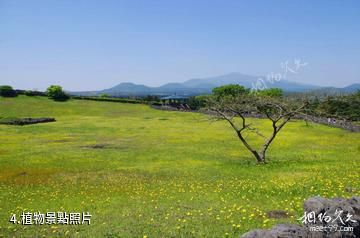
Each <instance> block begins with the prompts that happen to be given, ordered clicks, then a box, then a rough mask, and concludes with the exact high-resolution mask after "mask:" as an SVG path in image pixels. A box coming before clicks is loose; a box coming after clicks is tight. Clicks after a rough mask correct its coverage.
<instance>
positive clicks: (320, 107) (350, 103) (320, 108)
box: [313, 93, 360, 121]
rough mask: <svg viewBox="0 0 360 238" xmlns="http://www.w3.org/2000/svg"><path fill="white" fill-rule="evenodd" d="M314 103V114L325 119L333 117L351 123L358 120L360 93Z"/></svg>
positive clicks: (359, 117) (359, 115)
mask: <svg viewBox="0 0 360 238" xmlns="http://www.w3.org/2000/svg"><path fill="white" fill-rule="evenodd" d="M316 103H317V102H314V103H313V108H314V113H316V114H319V115H321V116H325V117H335V118H339V119H346V120H351V121H359V120H360V93H356V94H352V95H347V96H339V97H327V98H326V99H325V100H323V101H322V102H320V103H317V105H316Z"/></svg>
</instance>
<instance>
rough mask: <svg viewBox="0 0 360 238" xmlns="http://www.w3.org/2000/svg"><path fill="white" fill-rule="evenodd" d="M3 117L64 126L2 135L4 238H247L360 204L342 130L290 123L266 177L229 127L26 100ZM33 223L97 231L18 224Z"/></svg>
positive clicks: (137, 108) (355, 145)
mask: <svg viewBox="0 0 360 238" xmlns="http://www.w3.org/2000/svg"><path fill="white" fill-rule="evenodd" d="M0 117H55V118H56V120H57V122H54V123H46V124H36V125H28V126H23V127H20V126H8V125H0V218H1V219H0V237H1V235H2V236H4V237H149V238H151V237H238V236H239V235H240V234H242V233H244V232H246V231H248V230H249V229H253V228H260V227H270V226H272V225H273V224H276V223H280V222H292V223H297V222H298V221H297V219H298V218H299V217H301V215H302V213H303V210H302V203H303V200H304V199H305V198H308V197H309V196H315V195H320V196H324V197H337V196H340V197H351V196H353V195H360V190H359V187H360V178H359V174H360V166H359V164H360V163H359V162H360V156H359V153H360V143H359V142H360V134H359V133H350V132H347V131H344V130H341V129H335V128H329V127H326V126H322V125H315V124H311V125H310V126H306V125H305V123H304V122H301V121H298V122H290V123H289V124H288V125H286V127H285V128H284V130H283V131H282V132H280V134H279V135H278V137H277V138H276V140H275V142H274V144H273V145H272V147H271V148H270V150H269V154H268V158H269V159H270V163H269V164H267V165H256V163H255V160H254V159H253V158H252V157H251V155H250V154H249V153H248V152H247V151H246V149H245V148H244V147H243V146H242V145H241V143H240V142H239V141H238V140H237V138H236V135H235V134H234V132H233V131H232V129H231V128H230V127H229V126H228V125H227V124H226V123H225V122H210V121H209V120H208V119H207V117H206V116H205V115H201V114H197V113H181V112H167V111H158V110H154V109H151V108H149V107H148V106H146V105H133V104H123V103H111V102H94V101H82V100H70V101H68V102H53V101H51V100H48V99H46V98H43V97H25V96H20V97H17V98H6V99H5V98H0ZM252 121H253V123H256V124H258V125H259V126H260V127H264V128H265V127H267V126H268V124H267V123H268V122H267V121H265V120H256V119H253V120H252ZM251 142H252V143H259V142H260V139H259V140H258V141H257V140H252V141H251ZM272 210H285V211H287V212H288V214H289V216H288V218H281V219H275V218H268V217H267V215H266V213H267V212H269V211H272ZM23 211H29V212H42V213H45V212H50V211H55V212H57V211H64V212H83V211H84V212H85V211H88V212H90V213H91V214H92V219H91V225H77V226H76V225H72V226H70V225H42V226H40V225H32V226H23V225H20V224H12V223H9V221H8V220H9V219H10V216H11V214H17V215H18V216H19V215H20V214H21V213H22V212H23Z"/></svg>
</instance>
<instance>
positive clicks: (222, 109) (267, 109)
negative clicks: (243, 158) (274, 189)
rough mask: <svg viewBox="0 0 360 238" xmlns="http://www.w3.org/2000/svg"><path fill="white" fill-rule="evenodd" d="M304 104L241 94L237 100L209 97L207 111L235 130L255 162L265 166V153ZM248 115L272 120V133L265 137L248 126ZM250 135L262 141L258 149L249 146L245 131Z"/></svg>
mask: <svg viewBox="0 0 360 238" xmlns="http://www.w3.org/2000/svg"><path fill="white" fill-rule="evenodd" d="M306 106H307V103H306V102H289V101H285V100H283V99H282V98H279V97H269V96H258V95H256V94H242V95H239V96H236V97H233V96H226V97H223V98H220V99H218V98H216V97H212V99H209V100H208V101H207V109H208V110H209V111H210V112H211V114H212V115H213V116H214V117H215V118H216V119H220V120H225V121H227V122H228V123H229V124H230V125H231V127H232V128H233V129H234V130H235V132H236V134H237V136H238V138H239V139H240V141H241V142H242V143H243V145H244V146H245V147H246V148H247V149H248V150H249V151H250V152H251V153H252V154H253V155H254V157H255V158H256V160H257V162H258V163H266V152H267V150H268V148H269V146H270V145H271V143H272V142H273V141H274V139H275V137H276V136H277V135H278V133H279V132H280V131H281V129H283V128H284V126H285V124H286V123H287V122H289V121H290V119H291V118H293V117H294V116H295V115H297V114H300V113H302V112H304V110H305V108H306ZM249 115H258V116H263V117H265V118H267V119H268V120H270V121H271V125H272V132H271V134H270V136H267V137H266V136H264V135H263V134H262V133H260V131H259V129H258V128H256V127H254V126H253V125H252V124H251V123H247V119H246V117H247V116H249ZM246 131H247V132H252V133H254V134H256V135H257V136H260V137H262V138H263V140H264V142H263V144H262V146H261V147H260V148H259V149H255V148H254V146H253V145H250V143H249V142H248V139H247V137H246V136H245V135H244V133H245V132H246Z"/></svg>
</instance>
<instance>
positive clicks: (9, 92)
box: [0, 85, 17, 97]
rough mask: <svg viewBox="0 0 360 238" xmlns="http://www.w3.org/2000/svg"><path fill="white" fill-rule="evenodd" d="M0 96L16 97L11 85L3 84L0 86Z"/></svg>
mask: <svg viewBox="0 0 360 238" xmlns="http://www.w3.org/2000/svg"><path fill="white" fill-rule="evenodd" d="M0 96H3V97H16V96H17V93H16V91H15V90H14V89H13V88H12V87H11V86H8V85H3V86H0Z"/></svg>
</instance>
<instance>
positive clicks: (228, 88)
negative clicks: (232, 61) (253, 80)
mask: <svg viewBox="0 0 360 238" xmlns="http://www.w3.org/2000/svg"><path fill="white" fill-rule="evenodd" d="M212 93H213V95H214V96H215V97H216V98H218V99H219V98H224V97H229V96H230V97H236V96H239V95H242V94H247V93H249V90H248V89H246V88H245V87H243V86H241V85H238V84H228V85H224V86H220V87H216V88H213V90H212Z"/></svg>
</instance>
